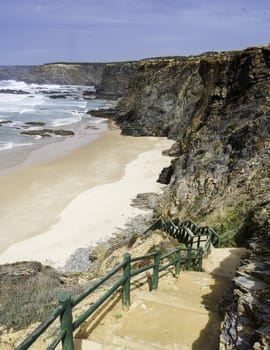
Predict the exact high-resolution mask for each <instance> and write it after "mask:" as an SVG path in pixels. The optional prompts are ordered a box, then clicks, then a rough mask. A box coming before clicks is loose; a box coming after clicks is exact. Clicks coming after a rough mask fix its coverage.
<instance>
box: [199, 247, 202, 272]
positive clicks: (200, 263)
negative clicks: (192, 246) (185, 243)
mask: <svg viewBox="0 0 270 350" xmlns="http://www.w3.org/2000/svg"><path fill="white" fill-rule="evenodd" d="M202 262H203V248H202V247H200V248H199V271H202V270H203V269H202Z"/></svg>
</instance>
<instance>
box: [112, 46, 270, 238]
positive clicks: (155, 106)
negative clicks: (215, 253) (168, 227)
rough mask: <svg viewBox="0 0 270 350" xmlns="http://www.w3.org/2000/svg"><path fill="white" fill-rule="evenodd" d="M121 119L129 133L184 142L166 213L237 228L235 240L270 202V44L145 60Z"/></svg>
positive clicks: (164, 202)
mask: <svg viewBox="0 0 270 350" xmlns="http://www.w3.org/2000/svg"><path fill="white" fill-rule="evenodd" d="M116 121H117V122H118V123H119V124H120V125H121V128H122V130H123V133H124V134H131V135H160V136H168V137H170V138H172V139H175V140H176V143H175V145H174V146H173V147H172V149H171V150H170V151H169V154H170V155H173V156H174V157H175V159H174V160H173V162H172V164H173V175H172V178H171V182H170V186H169V188H168V189H167V192H166V193H165V195H164V196H163V199H162V201H161V205H160V208H159V213H162V214H165V215H169V216H174V215H177V216H180V217H181V218H186V217H189V218H192V219H194V220H198V221H200V222H202V221H203V222H205V223H207V224H210V225H213V226H214V227H215V228H216V229H217V230H218V231H219V232H221V233H222V231H223V230H226V232H228V231H231V232H230V234H229V236H230V237H228V240H229V239H231V236H235V235H236V234H238V233H239V232H240V231H241V230H240V229H241V227H242V225H243V224H244V223H243V222H242V221H243V218H244V217H246V215H247V213H248V211H249V210H250V209H251V208H252V207H253V206H254V205H256V204H257V203H261V202H263V201H266V200H267V199H269V192H270V191H269V190H270V181H269V173H270V172H269V170H270V161H269V158H270V157H269V152H270V142H269V140H270V138H269V135H270V47H269V46H266V47H258V48H250V49H247V50H244V51H235V52H225V53H209V54H202V55H200V56H194V57H187V58H182V57H178V58H177V57H173V58H164V59H151V60H144V61H140V62H139V65H138V71H137V74H136V75H135V77H134V79H133V81H132V82H131V87H130V90H129V91H128V93H127V94H126V95H125V96H124V97H123V99H122V100H121V101H120V103H119V104H118V113H117V116H116ZM228 229H229V230H228ZM227 234H228V233H227ZM238 236H240V233H239V235H238ZM224 238H225V237H224ZM238 239H240V237H238ZM225 240H226V239H225Z"/></svg>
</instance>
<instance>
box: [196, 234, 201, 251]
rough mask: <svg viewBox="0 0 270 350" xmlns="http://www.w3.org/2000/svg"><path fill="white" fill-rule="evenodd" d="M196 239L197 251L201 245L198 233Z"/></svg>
mask: <svg viewBox="0 0 270 350" xmlns="http://www.w3.org/2000/svg"><path fill="white" fill-rule="evenodd" d="M197 237H198V241H197V249H199V248H200V245H201V234H200V232H199V233H198V235H197Z"/></svg>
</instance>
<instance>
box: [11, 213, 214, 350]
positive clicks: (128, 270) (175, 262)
mask: <svg viewBox="0 0 270 350" xmlns="http://www.w3.org/2000/svg"><path fill="white" fill-rule="evenodd" d="M184 223H186V224H184ZM185 225H186V226H185ZM154 229H162V230H164V231H166V232H167V233H169V234H170V235H172V236H173V237H174V238H176V239H178V240H179V242H181V240H180V239H182V240H183V241H182V242H184V243H185V244H186V246H187V247H186V248H182V247H180V246H177V247H176V248H175V249H174V250H172V251H171V252H169V253H167V254H165V255H161V252H160V248H156V249H155V251H154V252H153V253H150V254H147V255H143V256H138V257H133V258H132V257H131V256H130V254H129V253H126V254H124V259H123V261H122V262H121V263H120V264H118V265H117V266H115V267H114V268H113V269H112V270H111V271H109V272H108V273H107V274H106V275H104V276H103V277H102V278H101V279H99V280H98V281H97V282H95V283H94V284H93V285H91V286H90V287H89V288H88V289H86V290H85V291H83V292H82V293H81V294H79V295H78V296H76V297H75V298H71V295H70V293H69V292H63V293H61V295H60V297H59V306H58V307H57V308H56V309H55V310H54V311H53V312H52V313H51V315H50V316H49V317H48V319H47V320H46V321H45V322H43V323H42V324H41V325H40V326H39V327H37V328H36V329H35V330H34V331H33V332H32V333H31V334H30V335H29V336H28V337H27V338H26V339H25V340H24V341H23V342H22V343H21V344H20V345H19V346H18V347H16V349H15V350H26V349H28V348H29V347H30V346H31V345H32V344H33V343H34V342H35V341H36V340H37V339H38V338H39V337H40V336H41V335H42V334H43V333H44V332H45V330H46V329H47V328H48V327H49V326H50V325H51V324H52V323H53V322H54V321H55V320H56V319H59V320H60V327H59V331H58V334H57V336H56V337H55V339H54V340H53V342H52V343H51V344H50V345H49V346H47V348H46V350H54V349H55V348H56V347H57V345H58V344H59V343H60V342H62V349H64V350H74V342H73V332H74V331H75V330H76V329H77V328H78V327H79V326H80V325H81V324H82V323H83V322H84V321H85V320H87V319H88V318H89V317H90V316H91V315H92V314H93V313H94V312H95V311H96V310H97V309H98V308H99V307H100V306H101V305H102V304H104V303H105V301H107V300H108V299H109V298H110V297H111V296H112V295H113V293H114V292H116V291H117V290H119V289H120V288H121V291H122V304H123V306H124V307H129V306H130V285H131V279H132V278H133V277H134V276H137V275H139V274H141V273H143V272H145V271H147V270H152V286H151V287H152V288H151V289H157V288H158V282H159V275H160V272H162V271H164V270H166V269H168V268H169V267H171V266H174V268H175V275H176V276H179V274H180V271H181V269H185V270H190V269H191V268H193V269H194V268H195V269H197V270H199V271H202V260H203V257H204V256H206V255H208V254H209V252H210V251H211V245H212V244H218V243H219V236H218V235H217V234H216V233H215V231H213V230H212V229H210V228H208V227H206V228H203V229H201V228H199V227H198V226H197V225H195V224H194V223H192V222H191V221H189V222H182V223H181V222H180V220H178V219H176V220H171V221H165V220H164V219H163V218H160V219H158V220H157V221H156V222H155V223H154V224H153V225H152V226H150V227H149V228H148V229H147V231H146V232H148V231H149V230H154ZM194 231H196V232H195V233H193V232H194ZM202 243H204V244H203V245H202ZM142 262H144V264H142ZM145 262H147V264H145ZM140 263H141V265H143V266H142V267H138V265H140ZM115 275H116V277H119V278H118V279H117V281H116V282H114V284H113V285H112V286H110V288H109V289H108V290H107V291H106V292H105V293H104V294H103V295H102V296H101V297H100V298H99V299H98V300H97V301H96V302H95V303H94V304H92V305H91V306H90V307H89V308H88V309H87V310H86V311H85V312H84V313H83V314H81V315H80V316H79V317H78V318H77V319H75V320H73V314H72V310H73V308H74V307H75V306H77V305H78V304H79V303H80V302H81V301H83V300H84V299H85V298H86V297H87V296H89V295H90V294H91V293H93V292H94V291H96V290H97V288H99V287H100V286H101V285H104V283H105V282H106V281H108V280H109V279H110V278H112V277H113V276H115Z"/></svg>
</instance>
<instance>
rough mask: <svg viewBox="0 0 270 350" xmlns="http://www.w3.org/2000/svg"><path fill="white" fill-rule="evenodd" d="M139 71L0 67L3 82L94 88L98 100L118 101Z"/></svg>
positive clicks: (95, 66)
mask: <svg viewBox="0 0 270 350" xmlns="http://www.w3.org/2000/svg"><path fill="white" fill-rule="evenodd" d="M136 68H137V63H136V62H116V63H52V64H43V65H39V66H0V80H8V79H14V80H22V81H25V82H27V83H39V84H75V85H94V86H95V87H96V89H97V95H98V97H101V98H118V97H121V96H122V95H123V94H124V92H125V90H126V89H127V87H128V85H129V82H130V80H131V78H132V76H133V75H134V72H135V70H136Z"/></svg>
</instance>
